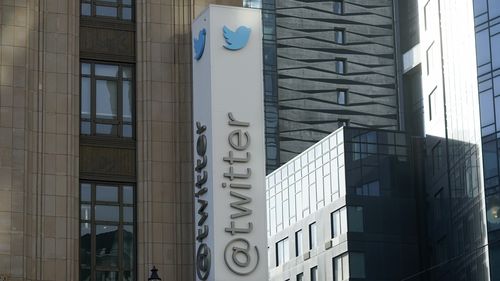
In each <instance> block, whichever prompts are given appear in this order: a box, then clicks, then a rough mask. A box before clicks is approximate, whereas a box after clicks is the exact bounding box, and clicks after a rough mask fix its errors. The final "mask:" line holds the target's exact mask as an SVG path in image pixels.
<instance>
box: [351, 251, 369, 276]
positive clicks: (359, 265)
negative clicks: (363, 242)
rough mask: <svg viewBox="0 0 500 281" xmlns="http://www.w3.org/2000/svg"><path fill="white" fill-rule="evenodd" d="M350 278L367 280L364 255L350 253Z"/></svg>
mask: <svg viewBox="0 0 500 281" xmlns="http://www.w3.org/2000/svg"><path fill="white" fill-rule="evenodd" d="M349 273H350V274H349V277H351V278H365V277H366V274H365V255H364V254H363V253H349Z"/></svg>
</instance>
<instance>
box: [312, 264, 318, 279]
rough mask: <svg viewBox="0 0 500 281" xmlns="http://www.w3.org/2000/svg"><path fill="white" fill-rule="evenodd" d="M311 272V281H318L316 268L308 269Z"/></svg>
mask: <svg viewBox="0 0 500 281" xmlns="http://www.w3.org/2000/svg"><path fill="white" fill-rule="evenodd" d="M310 272H311V281H318V266H317V265H316V266H313V267H311V269H310Z"/></svg>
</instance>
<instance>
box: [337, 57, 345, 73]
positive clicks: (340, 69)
mask: <svg viewBox="0 0 500 281" xmlns="http://www.w3.org/2000/svg"><path fill="white" fill-rule="evenodd" d="M335 72H336V73H338V74H345V73H346V60H345V59H336V60H335Z"/></svg>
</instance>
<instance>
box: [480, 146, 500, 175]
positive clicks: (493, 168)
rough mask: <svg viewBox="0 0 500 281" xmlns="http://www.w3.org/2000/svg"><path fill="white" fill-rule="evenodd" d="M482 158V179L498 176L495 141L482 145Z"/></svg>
mask: <svg viewBox="0 0 500 281" xmlns="http://www.w3.org/2000/svg"><path fill="white" fill-rule="evenodd" d="M483 157H484V161H483V163H484V177H485V178H490V177H493V176H496V175H497V174H498V167H497V144H496V141H492V142H488V143H485V144H484V145H483Z"/></svg>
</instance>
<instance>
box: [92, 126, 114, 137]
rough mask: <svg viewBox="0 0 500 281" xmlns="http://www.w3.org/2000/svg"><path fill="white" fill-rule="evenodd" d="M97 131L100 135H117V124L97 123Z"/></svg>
mask: <svg viewBox="0 0 500 281" xmlns="http://www.w3.org/2000/svg"><path fill="white" fill-rule="evenodd" d="M95 132H96V134H98V135H116V126H115V125H109V124H96V125H95Z"/></svg>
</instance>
